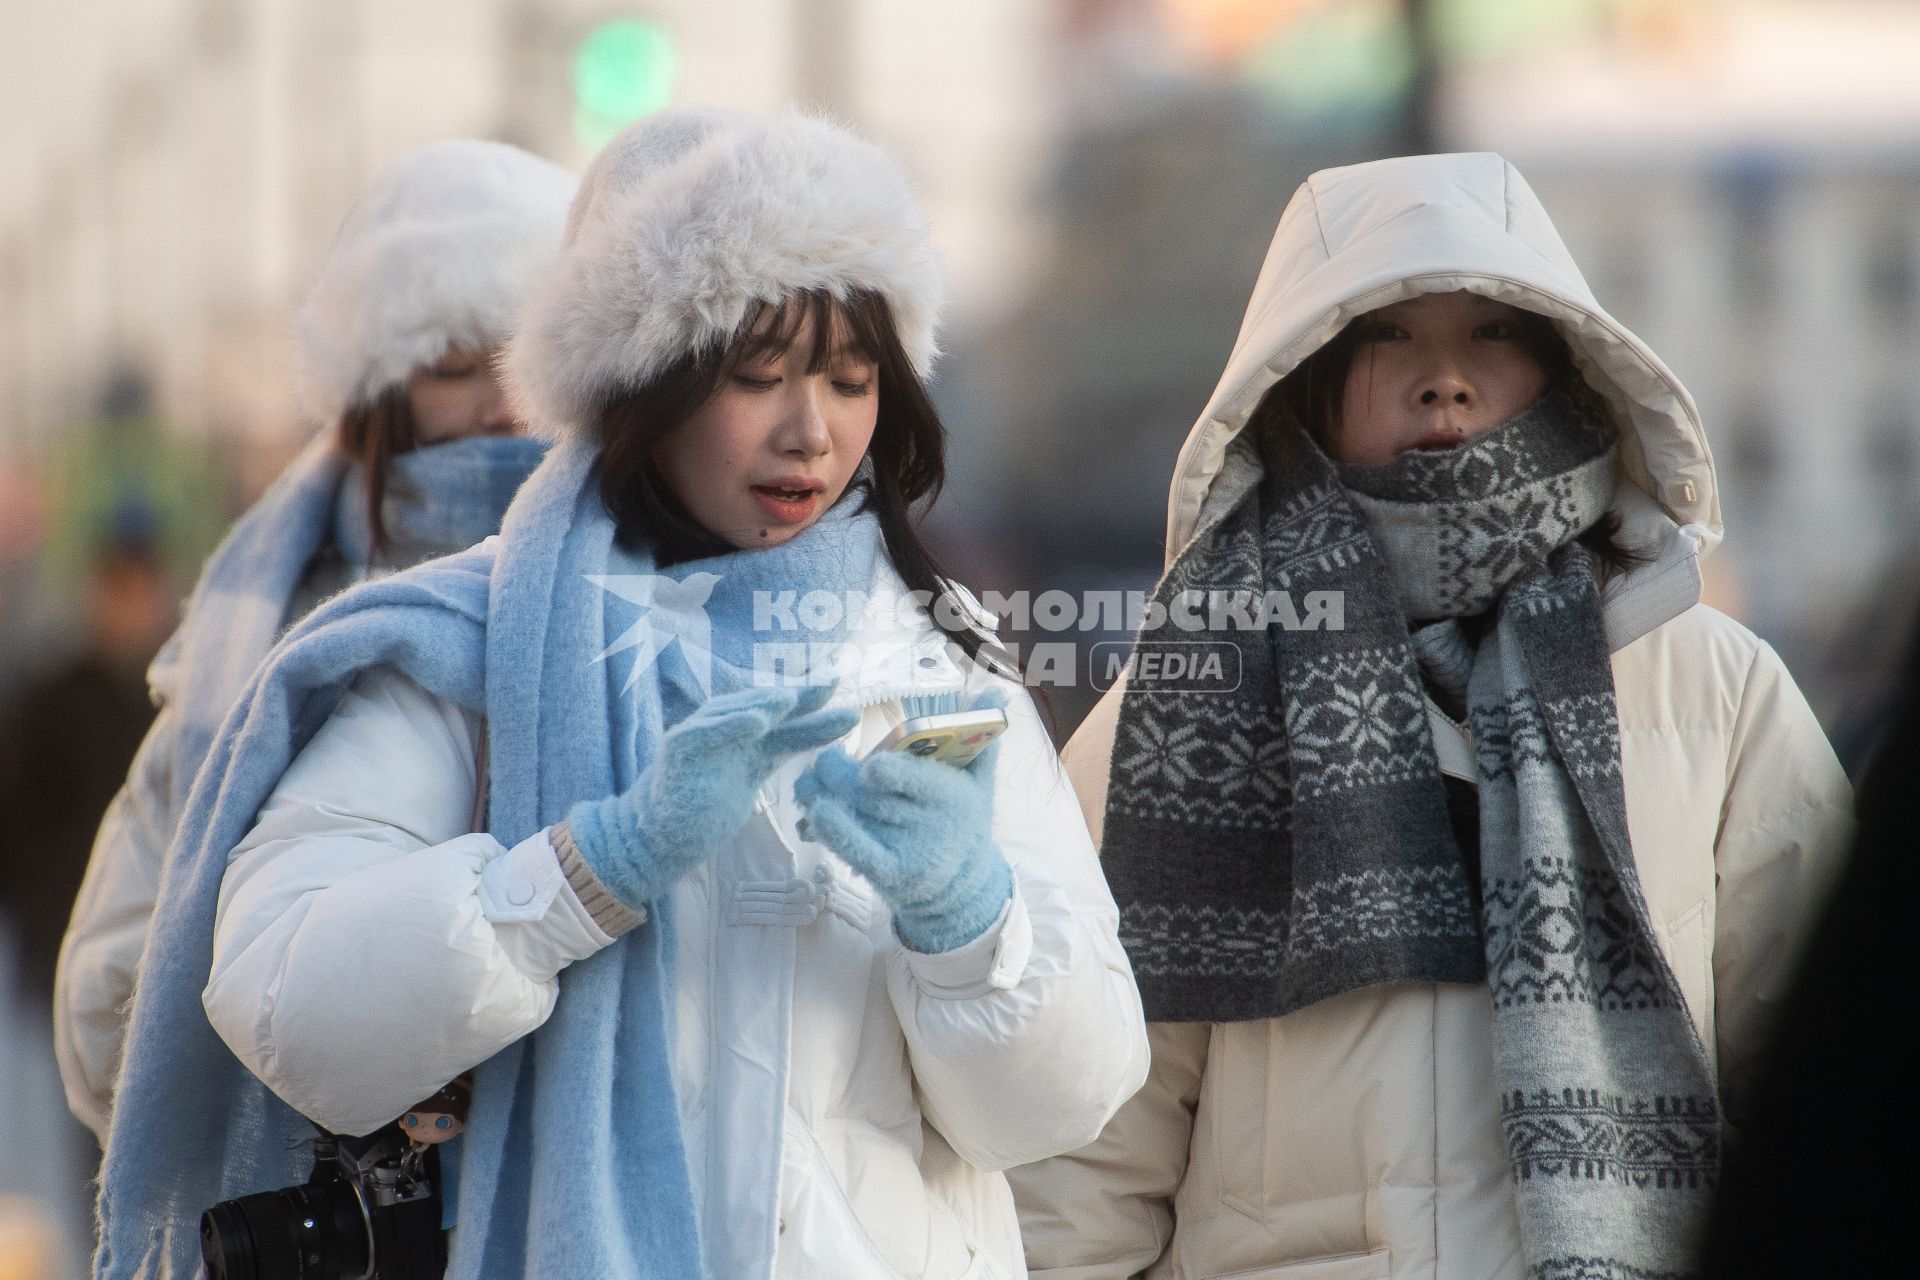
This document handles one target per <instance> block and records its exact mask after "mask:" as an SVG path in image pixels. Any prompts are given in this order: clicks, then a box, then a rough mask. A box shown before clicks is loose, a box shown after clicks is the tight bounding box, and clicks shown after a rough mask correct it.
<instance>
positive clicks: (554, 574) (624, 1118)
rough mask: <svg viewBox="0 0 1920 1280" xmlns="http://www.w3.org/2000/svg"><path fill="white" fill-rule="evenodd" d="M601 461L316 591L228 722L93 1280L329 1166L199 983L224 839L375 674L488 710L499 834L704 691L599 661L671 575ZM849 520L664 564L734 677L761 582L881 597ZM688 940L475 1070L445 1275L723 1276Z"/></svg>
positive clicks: (768, 1098)
mask: <svg viewBox="0 0 1920 1280" xmlns="http://www.w3.org/2000/svg"><path fill="white" fill-rule="evenodd" d="M592 464H593V453H592V451H591V450H589V449H587V448H585V447H584V446H581V445H578V444H574V445H568V446H563V447H560V448H557V449H556V450H554V452H553V453H552V454H551V455H550V456H549V457H548V458H547V460H546V462H545V463H544V464H543V465H542V467H541V468H540V470H539V471H538V472H536V473H535V475H534V476H533V478H532V479H531V480H529V481H528V483H527V484H526V486H525V487H524V488H523V490H522V491H521V493H520V495H519V497H518V498H516V500H515V501H514V504H513V506H512V508H511V509H510V510H509V512H508V513H507V518H506V522H505V527H504V529H503V531H502V537H501V538H500V540H499V541H498V542H497V543H490V544H487V545H486V546H485V547H482V548H479V549H476V550H475V551H472V552H469V553H465V554H462V555H459V556H455V557H451V558H449V559H446V560H440V561H434V562H431V563H429V564H426V565H423V566H421V567H420V568H418V569H414V570H411V571H408V572H405V573H402V574H398V575H396V576H394V577H392V578H388V579H385V580H382V581H380V582H375V583H369V584H366V585H363V586H361V587H358V588H356V589H354V590H353V591H350V592H348V593H346V594H344V595H342V596H340V597H338V598H336V599H335V600H333V601H330V602H329V603H327V604H325V605H323V606H321V607H320V608H319V609H317V610H316V611H315V612H314V614H313V615H312V616H311V617H309V618H308V619H307V620H306V621H304V622H303V623H301V624H300V625H299V626H298V627H296V628H295V629H294V631H293V632H291V633H290V634H289V635H288V637H287V639H286V640H285V641H284V642H283V643H282V644H281V645H280V646H279V647H278V648H277V649H276V650H275V651H274V652H273V654H272V655H271V656H270V657H269V659H268V661H267V662H266V663H265V664H264V665H263V667H262V668H261V671H260V673H259V675H258V676H257V677H256V678H255V680H254V681H253V683H252V684H251V685H250V687H249V688H248V690H247V692H246V694H245V695H244V697H243V698H242V700H241V702H240V705H239V706H238V707H236V708H235V710H234V712H233V714H232V715H230V716H229V717H228V719H227V722H226V724H225V725H224V726H223V728H222V730H221V733H220V736H219V739H218V741H217V742H216V743H215V746H214V749H213V752H212V753H211V754H210V756H209V757H208V761H207V766H206V768H205V769H204V770H203V771H202V773H201V776H200V778H199V779H198V780H197V782H196V783H195V786H194V790H193V793H192V798H191V801H190V803H189V806H188V812H187V815H186V818H185V820H184V821H183V822H182V824H181V832H180V837H179V840H178V842H177V843H176V846H175V850H174V852H173V853H172V854H170V855H169V861H170V863H171V865H172V870H171V872H170V874H169V875H168V877H167V880H166V882H165V883H164V884H163V885H162V889H161V900H160V907H159V910H158V911H157V912H156V915H155V919H156V922H157V923H156V927H155V930H154V934H153V937H152V940H151V942H150V944H149V949H148V953H147V958H146V961H145V966H144V968H143V974H142V981H141V986H140V989H139V992H138V994H137V995H136V997H135V1003H134V1009H133V1018H132V1025H131V1029H130V1033H129V1037H128V1050H127V1060H126V1067H125V1070H124V1072H123V1075H122V1079H121V1086H120V1095H119V1100H118V1103H117V1105H116V1107H115V1111H114V1123H113V1129H112V1131H111V1133H110V1135H109V1140H108V1150H107V1162H106V1167H105V1172H104V1177H103V1190H102V1194H101V1201H100V1207H101V1219H102V1229H103V1235H102V1244H101V1252H100V1255H99V1261H98V1274H99V1275H101V1276H105V1277H114V1278H118V1277H133V1276H142V1277H145V1276H173V1277H182V1278H184V1277H187V1276H191V1275H195V1274H197V1272H196V1270H195V1268H197V1266H198V1265H199V1264H198V1242H197V1238H196V1225H197V1219H198V1215H199V1214H200V1212H201V1211H202V1210H204V1209H205V1208H207V1207H208V1206H209V1205H212V1204H214V1203H215V1202H217V1201H219V1200H222V1199H227V1198H230V1197H232V1196H235V1195H241V1194H246V1193H248V1192H253V1191H260V1190H264V1189H267V1188H271V1187H277V1186H281V1185H285V1184H287V1183H289V1182H294V1181H299V1180H302V1179H304V1178H305V1176H306V1174H307V1172H308V1168H309V1165H310V1156H309V1153H308V1151H307V1150H306V1149H304V1148H300V1147H297V1146H294V1145H292V1144H293V1143H294V1142H295V1141H296V1140H297V1138H298V1137H299V1135H301V1134H303V1133H306V1132H309V1129H308V1126H307V1125H306V1124H305V1122H303V1121H302V1120H300V1119H299V1117H297V1116H296V1115H295V1114H294V1112H293V1111H292V1110H291V1109H289V1108H288V1107H287V1106H286V1105H285V1104H284V1103H281V1102H280V1101H279V1100H278V1099H277V1098H276V1097H274V1096H273V1095H272V1094H271V1093H269V1092H268V1091H267V1089H266V1088H265V1087H264V1086H263V1085H261V1084H259V1082H258V1081H256V1080H255V1079H254V1078H253V1077H252V1076H251V1075H250V1074H249V1073H248V1072H247V1071H246V1070H245V1069H244V1068H243V1067H242V1066H241V1065H240V1064H239V1063H238V1061H236V1060H235V1059H234V1058H233V1056H232V1054H231V1053H230V1052H229V1051H228V1050H227V1049H226V1046H225V1045H224V1044H223V1043H222V1042H221V1041H220V1040H219V1038H218V1037H217V1035H215V1033H214V1032H213V1031H212V1029H211V1028H210V1027H209V1026H208V1024H207V1021H206V1018H205V1015H204V1013H203V1012H202V1010H201V1007H200V992H201V990H202V988H203V987H204V985H205V983H206V979H207V973H208V968H209V963H210V957H211V949H212V934H213V920H214V909H215V906H216V904H217V901H218V895H219V885H220V879H221V876H222V875H223V874H224V872H225V869H226V858H227V853H228V851H229V850H231V849H232V848H233V847H234V846H235V845H236V844H238V843H239V841H240V839H241V838H242V837H243V836H244V835H245V833H246V831H247V830H248V829H249V828H250V827H251V825H252V822H253V819H254V816H255V815H256V814H257V813H258V811H259V808H260V806H261V805H262V804H263V803H264V802H265V800H266V798H267V797H268V796H269V795H270V794H271V793H272V791H273V788H274V787H275V785H277V783H278V781H279V778H280V775H281V774H282V773H283V772H284V771H285V769H286V767H287V765H288V764H289V763H290V762H291V761H292V759H293V757H294V756H295V755H296V754H297V753H298V751H299V749H300V747H301V746H302V745H304V743H305V742H306V741H307V739H308V738H310V737H311V736H312V734H313V733H314V732H315V731H316V730H317V729H318V727H319V725H320V724H321V723H323V722H324V720H325V718H326V716H327V715H328V714H329V713H330V712H331V710H332V708H333V706H334V705H335V704H336V703H337V701H338V699H339V697H340V696H341V694H342V693H343V692H344V691H345V689H346V687H347V686H348V685H349V684H350V683H351V682H352V679H353V678H354V676H355V675H356V674H357V673H358V672H359V671H362V670H365V669H366V668H367V667H369V666H372V665H374V664H376V663H381V662H385V663H391V664H392V665H394V666H396V667H397V668H399V669H400V670H401V671H403V672H405V673H406V674H407V675H408V676H409V677H410V678H412V679H414V680H415V681H416V682H417V683H419V684H420V685H421V686H422V687H423V688H425V689H427V690H428V691H430V692H432V693H435V694H437V695H439V696H441V697H443V698H447V699H449V700H450V701H453V702H455V703H458V704H459V705H461V706H465V707H469V708H473V709H484V710H485V712H486V714H487V716H488V724H489V748H490V757H489V759H490V776H491V799H490V807H489V818H488V825H489V828H490V830H491V831H492V833H493V834H494V836H495V837H497V838H498V839H499V840H500V841H501V842H502V843H503V844H506V845H508V846H511V845H513V844H514V843H516V842H518V841H519V840H521V839H524V838H525V837H527V836H528V835H531V834H532V833H533V832H535V831H537V830H539V829H540V828H541V827H543V826H546V825H548V824H550V823H552V822H554V821H557V820H558V819H560V818H561V817H563V816H564V815H565V814H566V813H567V811H568V810H569V809H570V808H571V807H572V806H573V805H574V804H575V803H577V802H578V801H580V800H584V799H597V798H599V797H602V796H605V795H608V794H611V793H613V792H615V791H618V790H621V789H623V788H624V787H625V786H626V785H628V784H629V783H630V782H631V781H632V779H633V778H634V777H635V776H637V774H638V773H639V771H640V770H641V769H642V768H643V767H644V765H645V763H646V762H647V760H649V759H650V758H651V755H652V749H653V744H654V743H655V742H657V740H658V738H659V734H660V732H661V728H662V726H663V725H664V724H666V723H670V722H671V720H673V719H677V718H678V714H677V713H679V712H680V711H681V710H682V709H683V708H684V709H691V707H692V706H694V705H697V703H698V701H699V700H700V699H701V698H704V697H705V696H706V694H707V690H706V689H704V688H701V687H700V686H699V682H698V680H697V678H696V677H695V676H694V674H693V672H692V670H691V668H690V667H688V666H687V664H686V662H685V661H684V659H683V658H682V657H680V656H677V654H676V653H675V651H673V650H669V651H668V652H666V653H664V654H661V655H659V656H658V657H656V659H655V661H654V663H653V665H652V666H651V667H650V668H649V669H648V670H647V671H644V672H642V673H641V674H642V678H641V679H640V680H639V681H637V682H636V683H635V684H634V685H633V687H632V688H631V689H627V688H626V684H627V677H628V676H629V675H631V674H632V673H631V670H630V667H629V665H628V664H626V663H623V662H622V661H620V658H621V655H619V654H614V655H612V656H611V657H610V658H609V659H608V660H606V661H602V655H603V654H605V653H606V651H607V650H608V648H609V643H608V642H609V640H610V639H612V638H615V637H617V636H618V635H619V634H620V633H619V632H618V631H615V630H614V629H613V628H615V627H622V628H624V626H625V625H626V623H627V621H628V620H629V617H630V615H631V612H632V611H630V610H627V609H626V607H625V606H624V605H615V604H610V603H609V600H610V599H613V598H614V597H613V596H611V595H610V594H609V593H608V592H605V591H603V590H602V585H601V584H602V583H604V582H605V581H606V576H607V575H608V574H609V573H614V574H623V575H649V574H652V572H653V569H652V562H651V561H650V560H649V559H648V558H647V557H646V554H645V553H644V552H640V553H637V554H635V555H633V556H631V557H629V556H628V555H626V554H625V553H621V554H620V555H617V556H616V555H614V553H613V525H612V521H611V520H610V519H609V518H608V516H607V513H606V511H605V509H604V508H603V507H602V505H601V503H600V501H599V496H598V486H597V479H596V477H595V475H594V472H593V469H592ZM852 509H853V504H852V503H843V504H842V506H841V507H839V508H836V509H835V511H834V512H832V513H829V517H828V518H826V519H823V520H822V521H820V523H819V524H817V525H816V526H815V527H814V528H813V529H811V530H809V531H808V533H807V534H805V535H803V536H802V537H800V538H796V539H794V540H793V541H792V542H790V543H788V544H786V545H784V546H782V547H779V548H775V549H772V550H769V551H754V552H745V553H741V554H739V555H735V556H725V557H719V558H716V559H715V560H712V561H702V562H693V563H688V564H682V565H678V566H675V567H673V568H672V569H668V570H665V571H664V572H663V573H661V574H660V575H659V576H661V577H665V578H670V579H673V580H674V581H675V582H678V583H683V584H684V583H686V582H688V581H689V580H690V579H691V577H692V575H694V574H696V573H716V574H718V575H719V577H718V581H717V582H715V583H714V584H713V587H714V590H713V593H712V595H711V596H710V597H709V598H708V599H707V601H706V603H705V606H704V608H705V613H706V616H707V617H708V619H709V620H710V622H711V626H712V635H713V637H714V641H715V643H714V650H715V654H716V658H717V661H716V662H715V664H714V668H713V671H714V683H713V691H714V692H718V691H720V689H721V688H722V687H723V686H726V685H731V684H732V683H734V682H735V681H737V680H742V679H744V678H745V677H744V675H743V672H747V671H750V670H751V664H752V655H751V652H750V650H748V649H747V648H745V647H744V646H745V645H747V644H750V643H752V641H753V639H755V637H750V636H747V635H745V634H744V633H745V632H746V631H747V630H748V629H749V628H750V626H751V620H752V614H751V608H752V603H753V592H754V591H755V590H758V589H789V590H798V591H800V592H801V593H802V594H804V593H805V592H806V591H808V590H813V589H824V590H828V591H833V592H835V593H840V592H844V591H849V590H864V589H865V588H866V587H867V586H868V584H869V582H870V581H871V575H872V570H873V564H874V561H873V557H874V555H876V554H878V546H879V535H878V530H877V522H876V521H875V520H874V519H873V518H872V517H871V516H865V515H853V514H852ZM807 638H809V639H811V638H815V636H814V635H809V636H808V637H807ZM819 638H822V639H826V640H833V639H835V638H837V636H836V635H833V634H829V635H826V636H823V637H819ZM658 905H659V906H660V907H662V908H666V907H668V906H669V904H668V903H661V904H658ZM672 929H673V922H672V915H671V911H670V910H665V909H663V910H658V911H656V912H655V914H654V915H653V916H652V918H651V920H650V922H649V923H648V924H647V925H645V926H643V927H642V928H640V929H638V930H635V931H634V932H632V933H630V934H627V935H626V936H625V937H623V938H622V939H620V940H619V941H618V942H616V943H615V944H614V945H613V946H610V947H608V948H606V949H605V950H604V951H601V952H600V953H598V954H597V955H594V956H592V957H590V958H588V959H587V960H584V961H581V962H580V963H578V964H575V965H573V966H571V967H570V968H569V969H567V970H566V972H565V973H564V974H563V975H562V977H561V979H560V998H559V1000H558V1002H557V1004H556V1005H555V1008H554V1012H553V1014H552V1016H551V1017H550V1018H549V1019H548V1021H547V1022H546V1024H545V1025H543V1026H542V1027H541V1028H540V1030H539V1031H537V1032H535V1033H534V1034H532V1035H530V1036H528V1037H526V1038H524V1039H522V1040H520V1041H518V1042H517V1043H515V1044H513V1045H510V1046H508V1047H507V1048H506V1049H504V1050H503V1051H501V1052H500V1053H499V1054H497V1055H496V1056H495V1057H493V1058H492V1059H490V1060H489V1061H487V1062H485V1063H483V1064H482V1065H481V1066H480V1067H479V1068H478V1069H477V1070H476V1072H475V1088H474V1098H473V1107H472V1111H471V1113H470V1116H469V1125H468V1130H467V1133H466V1135H465V1137H464V1138H463V1140H462V1145H463V1146H464V1148H465V1149H464V1152H463V1154H462V1158H461V1162H460V1163H461V1171H460V1180H459V1191H458V1220H459V1222H460V1223H461V1228H460V1230H459V1231H457V1232H456V1233H455V1237H454V1253H453V1258H452V1260H451V1263H450V1265H449V1269H448V1274H449V1276H452V1277H458V1278H460V1280H478V1278H479V1277H488V1278H492V1277H505V1276H524V1275H535V1274H538V1275H552V1276H562V1277H567V1276H578V1277H593V1278H594V1280H600V1278H602V1277H607V1278H611V1280H643V1278H646V1277H672V1278H673V1280H683V1278H686V1277H697V1276H700V1275H702V1274H703V1267H702V1264H701V1253H702V1251H701V1242H700V1231H699V1223H698V1218H697V1214H696V1210H695V1207H694V1202H693V1196H692V1191H691V1187H690V1183H689V1179H688V1174H687V1167H686V1157H685V1152H684V1147H683V1143H682V1139H681V1133H680V1124H679V1114H678V1108H677V1103H676V1098H675V1090H674V1085H673V1074H672V1037H671V1030H670V1028H671V1025H672V1024H671V1019H670V1009H671V1004H670V1001H671V997H672V991H673V978H672V973H671V964H670V958H671V956H672ZM782 1057H784V1055H782ZM779 1070H784V1068H780V1069H779ZM784 1090H785V1081H784V1078H783V1077H782V1076H781V1075H780V1074H779V1071H778V1070H776V1071H773V1072H769V1073H768V1079H766V1080H765V1081H760V1082H756V1085H755V1088H754V1094H755V1097H754V1099H753V1100H752V1101H753V1103H754V1105H763V1104H764V1107H765V1109H766V1110H767V1111H768V1115H769V1121H768V1122H769V1124H771V1125H772V1126H773V1128H772V1129H771V1130H770V1133H771V1134H772V1135H777V1134H778V1132H779V1128H778V1121H779V1116H780V1106H781V1105H782V1103H783V1100H784ZM763 1095H764V1096H763Z"/></svg>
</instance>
